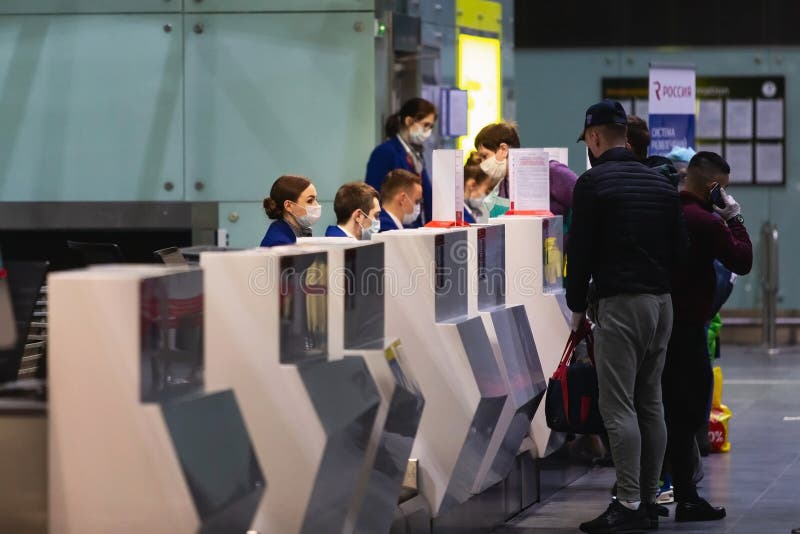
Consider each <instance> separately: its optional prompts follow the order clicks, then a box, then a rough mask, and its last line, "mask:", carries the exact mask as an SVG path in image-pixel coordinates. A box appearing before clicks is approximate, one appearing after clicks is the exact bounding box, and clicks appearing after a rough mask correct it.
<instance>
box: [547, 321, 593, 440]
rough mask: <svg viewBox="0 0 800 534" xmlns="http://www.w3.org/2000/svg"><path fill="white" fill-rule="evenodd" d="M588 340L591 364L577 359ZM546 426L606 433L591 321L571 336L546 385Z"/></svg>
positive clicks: (566, 430) (558, 430)
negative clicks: (601, 411) (599, 397)
mask: <svg viewBox="0 0 800 534" xmlns="http://www.w3.org/2000/svg"><path fill="white" fill-rule="evenodd" d="M583 341H586V349H587V353H588V356H589V358H588V361H578V359H577V358H576V357H575V356H576V353H577V349H578V346H579V345H580V343H581V342H583ZM545 417H546V419H547V426H548V427H550V428H551V429H552V430H555V431H557V432H567V433H570V434H600V433H602V432H603V431H604V427H603V418H602V417H601V416H600V408H599V407H598V388H597V370H596V369H595V366H594V335H593V334H592V329H591V327H590V326H589V323H588V321H584V322H583V323H582V324H581V326H580V327H579V328H578V330H577V331H576V332H572V333H570V336H569V339H568V340H567V346H566V347H565V348H564V353H563V354H562V355H561V361H560V362H559V364H558V367H557V368H556V371H555V372H554V373H553V376H552V377H551V378H550V381H549V382H548V384H547V400H546V401H545Z"/></svg>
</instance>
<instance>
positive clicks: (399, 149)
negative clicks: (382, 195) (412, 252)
mask: <svg viewBox="0 0 800 534" xmlns="http://www.w3.org/2000/svg"><path fill="white" fill-rule="evenodd" d="M395 169H405V170H407V171H411V172H413V173H415V174H416V171H415V170H414V165H413V164H411V163H410V162H409V161H408V154H407V153H406V149H405V147H403V144H402V143H401V142H400V140H399V139H398V138H397V137H396V136H395V137H392V138H391V139H389V140H388V141H385V142H383V143H381V144H380V145H378V146H377V147H375V150H373V151H372V154H371V155H370V156H369V162H367V176H366V178H365V179H364V181H365V182H367V183H368V184H369V185H371V186H372V187H374V188H375V189H377V190H378V192H380V190H381V185H382V184H383V180H384V178H386V175H387V174H389V172H390V171H393V170H395ZM422 203H423V206H422V212H423V214H424V215H425V222H430V221H431V211H432V210H433V191H432V186H431V179H430V178H429V177H428V171H427V169H425V168H424V167H423V169H422ZM422 224H423V222H422V221H421V220H420V219H417V222H416V223H415V224H414V225H412V227H418V226H422Z"/></svg>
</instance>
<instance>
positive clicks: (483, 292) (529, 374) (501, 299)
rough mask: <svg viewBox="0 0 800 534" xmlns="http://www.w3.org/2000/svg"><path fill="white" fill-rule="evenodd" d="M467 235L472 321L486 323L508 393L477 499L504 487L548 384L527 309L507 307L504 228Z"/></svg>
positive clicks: (481, 228)
mask: <svg viewBox="0 0 800 534" xmlns="http://www.w3.org/2000/svg"><path fill="white" fill-rule="evenodd" d="M466 231H467V232H468V235H469V251H470V265H469V276H470V291H469V315H470V316H475V315H478V316H479V317H481V318H482V319H483V323H484V326H485V328H486V332H487V334H488V335H489V341H490V343H491V345H492V348H493V350H494V353H495V358H496V360H497V364H498V367H499V369H500V372H501V375H502V377H503V380H504V381H505V383H506V385H507V388H508V392H509V395H508V398H507V399H506V403H505V405H504V407H503V412H502V415H501V417H500V420H499V421H498V424H497V426H496V427H495V432H494V434H493V435H492V438H491V440H490V442H489V448H488V451H487V454H486V455H485V456H484V458H483V461H482V463H481V466H480V468H479V471H478V477H477V479H476V481H475V485H474V486H473V493H476V494H477V493H481V492H483V491H485V490H486V489H488V488H489V487H491V486H493V485H494V484H497V483H498V482H500V481H502V480H503V479H504V478H505V477H506V476H507V475H508V474H509V472H510V471H511V469H512V468H513V466H514V460H515V458H516V456H517V454H518V453H519V451H520V447H521V446H522V443H523V441H524V440H525V439H526V438H527V437H528V434H529V433H530V426H531V419H532V418H533V415H534V413H535V412H536V410H537V408H538V407H539V405H540V402H541V400H542V398H543V396H544V393H545V391H546V389H547V382H546V381H545V378H544V374H543V372H542V365H541V362H540V361H539V353H538V351H537V350H536V343H535V342H534V339H533V334H532V332H531V325H530V322H529V320H528V314H527V312H526V309H525V306H523V305H521V304H516V305H508V304H507V303H506V300H507V295H506V290H507V288H506V286H507V283H506V280H507V278H508V277H510V278H512V280H513V278H514V277H515V275H516V272H514V271H508V270H507V269H506V247H507V243H506V235H505V226H504V225H502V224H496V225H476V226H472V227H469V228H467V230H466ZM511 289H513V287H512V288H511Z"/></svg>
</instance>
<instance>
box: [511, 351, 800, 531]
mask: <svg viewBox="0 0 800 534" xmlns="http://www.w3.org/2000/svg"><path fill="white" fill-rule="evenodd" d="M719 363H720V366H721V367H722V368H723V372H724V375H725V382H724V384H725V387H724V391H723V403H724V404H727V405H728V406H729V407H730V408H731V410H732V411H733V417H732V418H731V423H730V433H731V438H730V441H731V444H732V449H731V452H730V453H728V454H712V455H711V456H709V457H708V458H705V459H704V462H705V472H706V478H705V479H704V480H703V481H702V482H701V488H700V493H701V495H702V496H704V497H706V498H707V499H708V500H709V501H711V502H712V503H713V504H715V505H719V506H725V507H726V508H727V511H728V517H727V518H726V519H724V520H722V521H719V522H714V523H682V524H677V523H675V522H674V521H673V520H672V518H669V519H666V520H663V519H662V521H661V523H660V525H659V527H660V528H659V531H660V532H684V533H688V532H693V533H695V532H696V533H721V532H730V533H741V534H762V533H764V534H767V533H768V534H772V533H779V534H780V533H783V534H789V532H790V531H791V529H792V528H796V527H800V349H794V350H792V351H790V352H786V353H783V354H779V355H775V356H768V355H766V354H765V353H764V352H759V351H754V350H753V349H744V348H739V347H735V348H731V347H725V348H724V353H723V358H722V359H721V360H720V362H719ZM785 417H788V418H793V417H796V418H797V420H795V421H792V420H784V418H785ZM613 482H614V471H613V469H611V468H595V469H593V470H592V471H591V472H589V473H588V474H586V475H585V476H583V477H582V478H580V479H579V480H577V481H576V482H574V483H573V484H571V485H570V486H569V487H567V488H565V489H563V490H561V491H559V492H558V493H556V494H555V495H554V496H553V497H552V498H551V499H549V500H548V501H546V502H544V503H542V504H540V505H536V506H535V507H533V508H531V509H529V510H528V511H526V512H525V513H524V514H522V516H521V517H519V518H517V519H516V520H515V521H513V522H511V523H509V524H508V525H507V526H506V527H504V528H503V529H501V530H499V531H497V532H498V533H502V534H528V533H529V534H535V533H545V532H547V533H552V534H557V533H562V532H563V533H566V532H577V531H578V529H577V526H578V524H580V523H581V522H583V521H586V520H589V519H592V518H594V517H595V516H597V515H598V514H600V513H601V512H603V510H605V508H606V506H607V505H608V503H609V493H608V492H609V488H610V487H611V485H612V484H613ZM670 510H671V514H670V515H672V512H673V511H674V505H673V506H670Z"/></svg>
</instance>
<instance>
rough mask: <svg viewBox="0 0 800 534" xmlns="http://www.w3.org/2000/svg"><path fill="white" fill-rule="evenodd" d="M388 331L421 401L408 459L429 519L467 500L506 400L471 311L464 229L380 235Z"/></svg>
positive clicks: (483, 333) (480, 322)
mask: <svg viewBox="0 0 800 534" xmlns="http://www.w3.org/2000/svg"><path fill="white" fill-rule="evenodd" d="M372 241H373V242H382V243H384V245H385V258H386V267H387V275H386V295H385V302H386V308H385V312H386V333H387V334H388V335H389V337H397V338H399V339H401V340H402V344H403V347H404V355H405V356H406V357H407V362H408V364H409V366H410V368H411V371H412V372H413V373H414V376H415V378H416V379H417V380H418V382H419V386H420V389H421V390H422V394H423V395H424V397H425V409H424V411H423V413H422V420H421V423H420V428H419V432H418V433H417V438H416V442H415V444H414V449H413V451H412V456H413V457H415V458H417V459H418V460H419V471H420V473H421V477H420V478H421V480H420V492H421V493H422V494H423V495H424V496H425V498H426V499H427V500H428V502H429V504H430V508H431V513H432V515H433V516H434V517H436V516H438V515H440V514H441V513H443V512H444V511H446V510H447V509H448V508H450V507H453V506H455V505H457V504H460V503H463V502H465V501H466V500H467V499H469V498H470V496H471V495H472V491H473V489H474V488H475V485H476V479H477V475H478V472H479V468H480V466H481V464H482V462H483V460H484V457H485V456H486V454H487V451H488V450H489V445H490V442H491V439H492V436H493V435H494V432H495V428H496V427H497V425H498V422H499V420H500V417H501V416H502V415H503V410H504V407H505V405H506V401H507V398H508V396H509V392H508V386H507V384H506V382H505V380H504V379H503V376H502V374H501V371H500V368H499V366H498V364H497V361H496V360H495V356H494V351H493V349H492V346H491V343H490V341H489V337H488V335H487V332H486V328H485V327H484V322H483V320H482V319H481V318H480V317H478V316H469V314H468V311H469V310H468V285H469V282H468V278H469V275H468V269H469V265H468V263H469V262H468V259H469V258H468V256H469V252H468V234H467V231H465V230H440V229H417V230H403V231H394V232H384V233H381V234H378V235H376V236H373V238H372Z"/></svg>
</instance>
